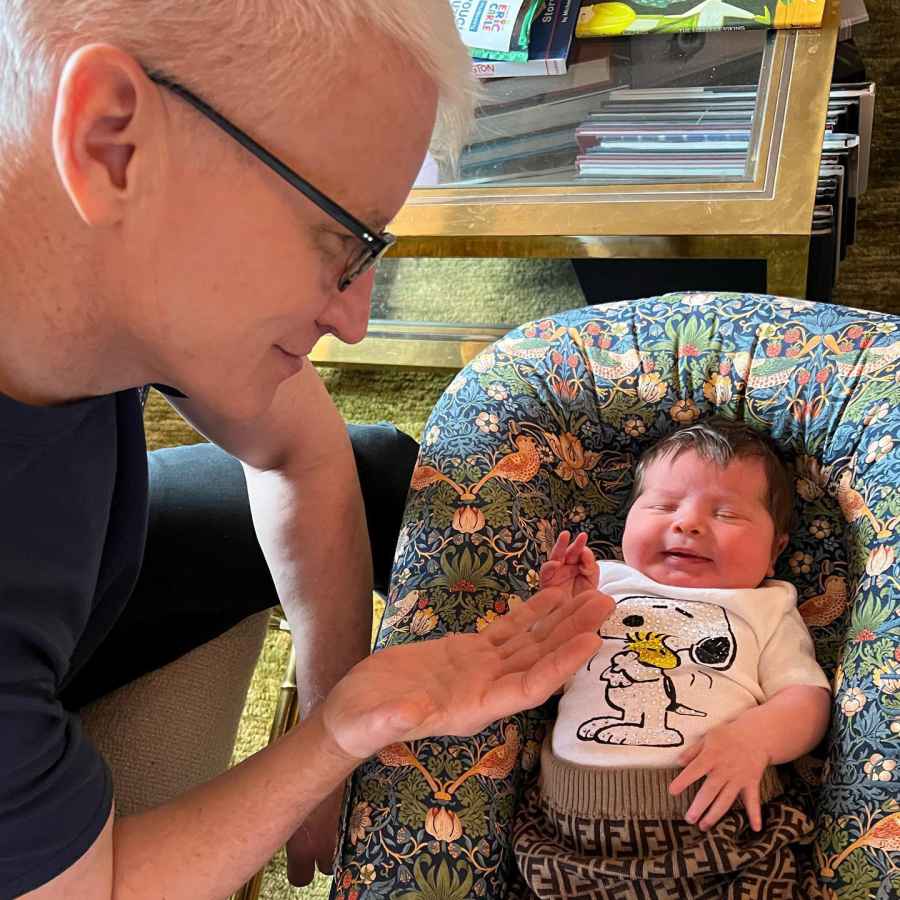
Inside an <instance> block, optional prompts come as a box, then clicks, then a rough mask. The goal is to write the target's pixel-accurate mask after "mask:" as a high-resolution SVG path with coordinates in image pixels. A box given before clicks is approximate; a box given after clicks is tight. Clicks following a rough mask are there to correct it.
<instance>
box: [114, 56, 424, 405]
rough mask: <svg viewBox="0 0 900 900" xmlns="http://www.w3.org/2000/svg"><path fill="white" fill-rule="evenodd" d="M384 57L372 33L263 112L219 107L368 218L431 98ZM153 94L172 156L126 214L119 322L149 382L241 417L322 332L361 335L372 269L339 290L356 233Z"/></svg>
mask: <svg viewBox="0 0 900 900" xmlns="http://www.w3.org/2000/svg"><path fill="white" fill-rule="evenodd" d="M391 53H392V54H393V56H394V58H396V57H397V50H396V48H392V50H391ZM385 55H387V54H386V51H384V50H383V49H382V50H381V51H380V52H378V53H375V52H373V48H372V46H371V43H370V44H369V46H368V49H366V48H362V49H361V50H360V53H359V54H357V55H355V56H354V55H348V65H347V69H346V71H345V74H344V77H342V78H337V79H332V80H331V83H327V82H321V81H315V82H313V81H310V82H309V84H308V91H305V90H303V89H298V90H294V91H292V92H291V93H290V96H291V97H292V98H293V99H292V100H291V101H289V102H287V103H286V104H285V108H284V109H282V110H280V111H279V112H278V113H277V114H276V115H275V116H273V117H271V118H270V119H268V120H266V121H264V122H256V120H255V118H254V116H253V109H252V107H248V108H247V109H246V110H245V111H244V113H243V114H237V113H234V112H231V111H229V112H230V118H232V120H233V121H234V122H235V124H236V125H238V127H241V128H243V129H244V130H245V131H247V132H248V133H249V134H251V135H252V136H253V137H254V138H255V139H256V140H257V141H259V143H261V144H263V145H264V146H265V147H267V149H269V150H271V151H272V152H273V153H274V154H275V155H276V156H278V157H279V158H280V159H282V160H283V161H284V162H285V163H286V164H287V165H288V166H290V167H291V168H293V169H294V170H295V171H296V172H298V173H299V174H300V175H302V176H303V177H304V178H306V179H307V180H309V181H310V182H311V183H312V184H314V185H315V186H316V187H317V188H318V189H319V190H321V191H322V192H324V193H325V194H326V195H328V196H329V197H331V198H332V199H333V200H334V201H336V202H337V203H339V204H340V205H341V206H343V207H344V208H345V209H346V210H348V211H349V212H350V213H351V214H353V215H354V216H355V217H356V218H358V219H360V220H361V221H362V222H363V223H364V224H366V225H368V226H369V227H371V228H377V229H382V228H384V226H385V225H386V224H387V223H388V222H389V221H390V219H391V218H393V217H394V215H395V214H396V212H397V211H398V209H399V208H400V206H401V205H402V204H403V202H404V201H405V199H406V197H407V195H408V192H409V189H410V187H411V185H412V183H413V180H414V178H415V176H416V173H417V172H418V170H419V167H420V165H421V163H422V159H423V157H424V155H425V151H426V149H427V145H428V142H429V139H430V136H431V132H432V128H433V124H434V118H435V110H436V101H437V97H436V91H435V89H434V87H433V85H432V84H431V82H430V81H428V80H427V79H426V78H425V77H424V76H423V75H422V74H421V73H420V72H419V71H418V70H417V68H416V67H415V65H414V63H412V61H411V60H406V61H405V62H403V64H402V65H400V64H397V65H395V66H394V67H393V68H392V69H387V68H385V66H384V64H383V63H379V62H378V61H377V60H378V57H379V56H381V57H382V59H383V58H384V56H385ZM160 90H164V89H162V88H161V89H160ZM198 90H200V88H198ZM164 99H165V103H166V105H167V108H169V109H170V110H172V111H173V112H174V111H175V110H176V109H177V112H178V115H177V116H172V117H171V118H170V119H169V120H168V122H169V127H170V128H171V130H172V135H171V155H170V156H169V157H168V158H167V159H166V160H165V164H164V166H163V168H162V172H163V176H164V177H163V178H161V182H160V184H159V185H158V191H157V192H156V195H155V196H154V197H152V198H151V199H149V200H148V201H145V202H147V205H148V208H147V214H146V216H145V217H143V218H135V217H132V219H131V220H130V223H129V226H128V227H129V228H131V229H132V233H131V234H130V235H129V242H127V243H126V242H123V243H122V246H123V247H125V246H127V247H134V248H136V250H134V251H133V258H132V259H131V260H128V261H126V263H127V265H126V271H125V277H126V279H127V289H126V291H125V293H126V295H127V296H128V297H129V298H135V299H136V301H137V305H136V308H135V309H134V310H133V311H129V321H130V324H131V327H132V329H133V330H135V331H137V330H140V331H141V337H142V339H143V343H144V345H145V346H146V347H147V350H148V353H149V354H150V358H151V359H152V363H153V369H154V371H158V372H159V373H160V376H159V378H160V380H163V381H166V382H167V383H171V384H172V385H174V386H176V387H178V388H180V389H181V390H182V391H184V392H185V393H187V394H188V395H189V396H190V397H192V398H193V399H195V400H198V401H200V402H203V403H205V404H207V405H209V406H211V407H212V408H215V409H217V410H218V411H220V412H224V413H225V414H228V415H233V416H235V417H240V418H248V417H252V416H254V415H258V414H259V413H261V412H263V411H264V410H265V409H266V408H267V406H268V404H269V402H271V399H272V396H273V394H274V391H275V390H276V388H277V387H278V385H279V384H280V383H281V382H282V381H284V380H285V379H287V378H290V377H291V376H292V375H294V374H296V372H297V371H298V369H299V367H300V366H301V365H302V364H303V358H304V357H305V356H306V354H308V353H309V352H310V350H311V349H312V347H313V345H314V344H315V343H316V341H317V340H318V339H319V338H320V337H321V336H322V335H323V334H326V333H329V332H330V333H332V334H334V335H336V336H337V337H338V338H340V339H341V340H343V341H346V342H348V343H354V342H356V341H359V340H361V339H362V337H363V336H364V335H365V330H366V323H367V321H368V314H369V301H370V294H371V289H372V282H373V274H372V273H371V272H370V273H368V274H366V275H363V276H360V277H359V278H358V279H357V280H356V281H355V282H354V283H353V284H352V285H351V286H350V287H349V288H347V289H346V290H345V291H344V292H342V293H341V292H338V289H337V285H338V281H339V278H340V276H341V274H342V272H343V270H344V268H345V266H346V264H347V261H348V259H350V258H351V257H352V256H353V255H354V254H355V253H356V252H357V251H358V249H359V247H360V242H359V240H358V239H357V238H356V237H354V236H353V235H351V234H350V233H349V232H347V231H346V230H345V229H344V228H343V226H341V225H340V224H339V223H338V222H336V221H334V220H333V219H332V218H330V217H329V216H328V215H327V214H326V213H325V212H323V211H321V210H320V209H319V208H318V207H317V206H315V204H313V203H312V202H311V201H309V200H308V199H307V198H306V197H304V196H303V195H302V194H301V193H300V192H299V191H297V190H296V189H294V188H292V187H291V186H290V185H289V184H288V183H287V182H285V181H284V180H283V179H281V178H279V177H278V176H277V175H276V174H275V173H274V172H272V171H271V170H270V169H269V168H268V167H267V166H265V165H264V164H263V163H262V162H260V161H259V160H257V159H256V158H255V157H253V156H251V155H250V154H249V153H247V152H246V151H245V150H244V149H243V148H241V147H240V146H239V145H238V144H237V143H235V142H234V141H233V140H232V139H231V138H229V137H228V136H227V135H225V134H224V133H223V132H221V131H220V130H219V129H218V128H216V127H215V125H214V124H213V123H212V122H209V121H208V120H206V119H205V118H203V117H202V116H201V115H200V114H199V113H197V112H196V111H194V110H193V109H192V108H190V107H188V106H187V105H186V104H184V103H183V101H181V100H179V99H177V98H176V97H174V96H172V95H168V94H167V95H166V96H165V97H164ZM209 99H210V101H211V102H213V103H215V98H214V96H210V97H209ZM186 125H187V127H185V126H186ZM179 126H180V128H179Z"/></svg>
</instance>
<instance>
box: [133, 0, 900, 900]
mask: <svg viewBox="0 0 900 900" xmlns="http://www.w3.org/2000/svg"><path fill="white" fill-rule="evenodd" d="M866 3H867V6H868V9H869V13H870V16H871V18H872V24H871V25H870V26H868V27H864V28H860V29H858V30H857V34H856V40H857V43H858V44H859V46H860V48H861V50H862V53H863V56H864V58H865V60H866V64H867V67H868V75H869V77H870V78H871V79H873V80H874V81H876V82H877V85H878V101H877V106H876V114H875V134H874V141H873V148H872V162H871V173H870V180H869V190H868V193H867V194H866V196H865V197H864V198H863V200H862V203H861V206H860V211H859V231H858V235H857V242H856V245H855V246H854V247H853V248H851V250H850V252H849V255H848V258H847V259H846V260H845V261H844V262H843V263H842V267H841V274H840V281H839V284H838V289H837V292H836V294H835V297H834V300H835V302H837V303H844V304H846V305H848V306H856V307H862V308H868V309H881V310H884V311H886V312H893V313H898V314H900V290H898V281H900V279H898V267H897V260H898V258H900V152H898V149H900V148H898V146H897V145H898V135H900V60H898V55H897V47H898V46H900V10H898V9H897V8H896V6H895V4H894V2H893V0H866ZM581 302H582V300H581V295H580V292H579V289H578V285H577V282H576V281H575V278H574V275H573V273H572V271H571V268H570V267H569V266H568V265H567V264H566V263H565V262H559V261H555V262H551V261H536V260H477V261H476V260H401V261H396V262H390V263H389V264H388V265H386V266H385V267H384V268H383V269H382V271H381V272H380V273H379V276H378V282H377V285H376V294H375V297H374V300H373V307H374V309H373V315H375V316H380V317H386V316H389V317H391V318H405V319H408V320H416V319H421V320H427V319H428V318H429V316H430V315H432V312H431V311H432V310H434V309H435V308H436V307H438V306H439V308H440V310H441V313H440V316H441V320H442V321H468V322H484V321H494V322H496V321H506V322H509V323H510V324H515V323H518V322H523V321H527V320H528V319H530V318H534V317H536V316H539V315H542V314H544V313H546V312H549V311H552V310H561V309H567V308H570V307H574V306H579V305H580V304H581ZM487 310H490V313H488V312H487ZM322 375H323V377H324V379H325V383H326V384H327V386H328V389H329V391H330V392H331V394H332V396H333V397H334V399H335V402H336V403H337V405H338V408H339V409H340V410H341V412H342V414H343V415H344V416H345V418H346V419H347V420H348V421H354V422H377V421H380V420H385V419H386V420H390V421H392V422H394V423H395V424H396V425H397V426H398V427H399V428H401V429H403V430H404V431H406V432H408V433H409V434H412V435H414V436H415V437H417V438H419V437H421V433H422V429H423V426H424V424H425V420H426V418H427V416H428V413H429V412H430V410H431V408H432V406H433V405H434V403H435V401H436V400H437V398H438V397H439V396H440V394H441V392H442V391H443V389H444V388H445V387H446V385H447V384H448V383H449V381H450V380H451V378H452V377H453V373H452V372H449V371H428V370H426V371H415V372H412V371H396V370H388V369H378V368H372V369H322ZM147 439H148V445H149V446H150V447H151V448H153V447H159V446H170V445H173V444H178V443H184V442H190V441H194V440H197V439H198V438H197V437H196V435H194V434H193V432H191V431H190V429H189V428H188V427H187V426H186V425H185V424H184V423H183V422H181V420H179V419H178V418H177V417H175V416H174V415H173V414H172V413H171V410H170V409H169V407H168V406H167V405H166V404H165V402H164V401H163V400H162V399H161V398H160V397H158V396H153V397H151V400H150V404H149V406H148V410H147ZM288 652H289V638H288V636H287V635H286V634H280V633H274V634H270V636H269V638H268V640H267V641H266V645H265V647H264V649H263V653H262V656H261V657H260V661H259V665H258V667H257V670H256V674H255V676H254V679H253V683H252V685H251V688H250V694H249V697H248V699H247V706H246V709H245V710H244V716H243V720H242V723H241V729H240V733H239V735H238V743H237V748H236V750H235V759H242V758H244V757H245V756H247V755H248V754H250V753H252V752H254V751H255V750H257V749H259V748H260V747H262V746H263V745H264V744H265V741H266V738H267V736H268V731H269V725H270V722H271V719H272V714H273V712H274V709H275V703H276V699H277V694H278V688H279V685H280V683H281V678H282V675H283V672H284V667H285V665H286V663H287V656H288ZM328 883H329V880H328V879H324V878H323V879H319V880H318V881H317V882H316V883H315V884H314V885H313V886H312V887H311V888H308V889H306V890H304V891H300V890H294V889H292V888H290V886H289V885H288V884H287V880H286V878H285V875H284V862H283V858H282V857H278V858H276V859H275V860H273V862H272V864H271V865H270V866H269V868H268V869H267V871H266V875H265V880H264V883H263V889H262V894H261V897H262V898H263V900H286V898H292V900H298V898H304V900H309V898H313V897H325V896H327V891H328Z"/></svg>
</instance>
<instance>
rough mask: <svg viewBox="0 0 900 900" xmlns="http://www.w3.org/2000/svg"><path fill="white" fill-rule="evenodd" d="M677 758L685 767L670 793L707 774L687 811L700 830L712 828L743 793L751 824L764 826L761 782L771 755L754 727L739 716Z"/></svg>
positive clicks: (689, 817)
mask: <svg viewBox="0 0 900 900" xmlns="http://www.w3.org/2000/svg"><path fill="white" fill-rule="evenodd" d="M678 762H679V763H680V764H681V765H683V766H684V767H685V768H684V769H683V770H682V772H681V773H680V774H679V775H678V776H677V777H676V778H675V779H674V780H673V781H672V783H671V784H670V785H669V793H670V794H673V795H675V796H678V794H680V793H681V792H682V791H684V790H685V788H687V787H688V786H689V785H691V784H693V783H694V782H695V781H697V780H699V779H700V778H703V777H705V778H706V780H705V781H704V782H703V787H701V788H700V790H699V792H698V793H697V796H696V797H695V798H694V802H693V803H691V805H690V807H689V808H688V811H687V814H686V815H685V819H687V821H688V822H690V823H691V824H692V825H693V824H695V823H697V821H698V820H699V824H700V830H701V831H706V830H707V829H709V828H712V826H713V825H715V824H716V822H718V821H719V819H721V818H722V816H724V815H725V813H727V812H728V810H729V809H731V806H732V804H733V803H734V801H735V800H736V799H737V797H738V795H740V796H741V799H742V800H743V801H744V808H745V809H746V810H747V817H748V818H749V820H750V827H751V828H752V829H753V830H754V831H759V830H760V829H761V828H762V810H761V809H760V802H759V782H760V779H761V778H762V776H763V772H764V771H765V769H766V766H767V765H769V762H770V759H769V754H768V752H767V751H766V750H765V749H764V748H763V746H762V745H761V743H760V740H759V735H758V734H754V733H753V730H752V729H750V728H748V727H747V726H742V725H741V723H740V720H739V719H738V720H735V721H734V722H726V723H725V724H724V725H719V726H718V727H717V728H713V729H712V731H710V732H708V733H707V734H705V735H704V736H703V737H702V738H701V739H700V740H699V741H697V743H696V744H693V745H692V746H690V747H688V748H687V749H685V750H684V751H683V752H682V753H681V755H680V756H679V757H678ZM701 816H702V818H701Z"/></svg>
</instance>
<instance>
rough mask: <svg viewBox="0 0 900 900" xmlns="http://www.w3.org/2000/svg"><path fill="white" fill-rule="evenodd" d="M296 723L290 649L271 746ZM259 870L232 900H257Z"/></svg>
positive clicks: (294, 677)
mask: <svg viewBox="0 0 900 900" xmlns="http://www.w3.org/2000/svg"><path fill="white" fill-rule="evenodd" d="M296 722H297V660H296V657H295V656H294V648H293V647H291V656H290V659H289V660H288V664H287V669H286V671H285V674H284V681H282V683H281V691H280V693H279V694H278V705H277V706H276V708H275V718H274V719H273V720H272V728H271V730H270V732H269V743H270V744H272V743H274V742H275V741H277V740H278V738H280V737H281V736H282V735H284V734H287V732H288V731H290V729H291V728H293V727H294V725H295V724H296ZM264 871H265V867H263V869H260V871H259V872H257V873H256V874H255V875H254V876H253V877H252V878H251V879H250V880H249V881H248V882H247V883H246V884H245V885H244V886H243V887H242V888H241V889H240V890H239V891H238V892H237V893H236V894H234V895H233V896H232V900H257V898H258V897H259V891H260V888H261V887H262V880H263V872H264Z"/></svg>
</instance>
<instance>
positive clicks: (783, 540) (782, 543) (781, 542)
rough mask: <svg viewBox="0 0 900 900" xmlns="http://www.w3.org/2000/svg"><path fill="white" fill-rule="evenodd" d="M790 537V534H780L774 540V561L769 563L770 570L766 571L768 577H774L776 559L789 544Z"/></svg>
mask: <svg viewBox="0 0 900 900" xmlns="http://www.w3.org/2000/svg"><path fill="white" fill-rule="evenodd" d="M789 539H790V538H789V536H788V535H786V534H779V535H777V536H776V537H775V540H774V541H773V542H772V561H771V562H770V563H769V571H768V572H767V573H766V575H767V577H769V578H772V577H773V576H774V575H775V560H777V559H778V557H779V556H781V553H782V551H783V550H784V548H785V547H787V545H788V540H789Z"/></svg>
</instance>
